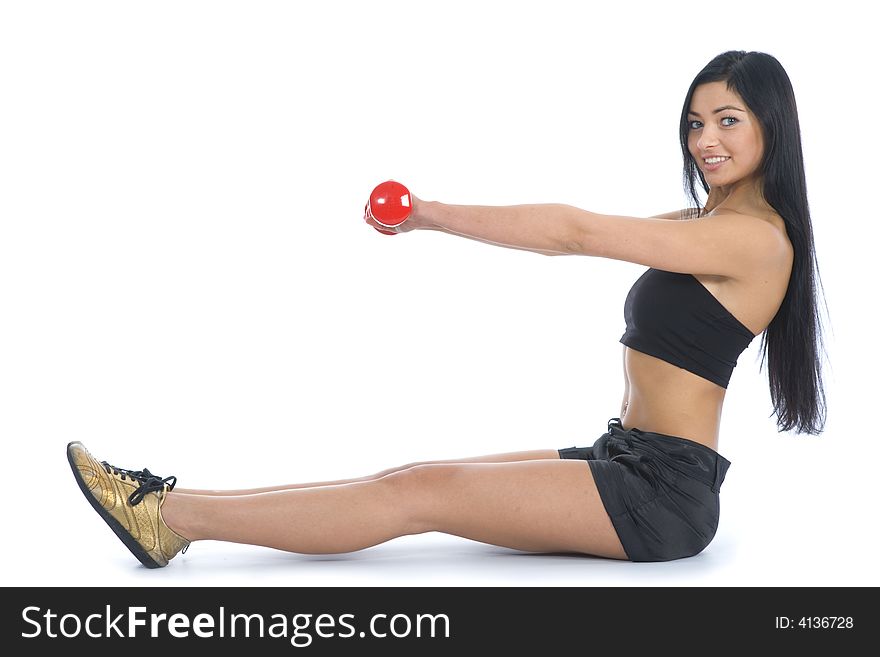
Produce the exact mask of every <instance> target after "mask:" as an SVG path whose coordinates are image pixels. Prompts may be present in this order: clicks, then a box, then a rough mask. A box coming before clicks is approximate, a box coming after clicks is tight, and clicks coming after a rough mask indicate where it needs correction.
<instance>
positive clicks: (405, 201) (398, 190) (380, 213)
mask: <svg viewBox="0 0 880 657" xmlns="http://www.w3.org/2000/svg"><path fill="white" fill-rule="evenodd" d="M411 212H412V196H411V195H410V193H409V190H408V189H407V188H406V187H404V186H403V185H401V184H400V183H399V182H396V181H394V180H386V181H385V182H383V183H379V184H378V185H376V188H375V189H374V190H373V192H372V193H371V194H370V200H369V201H367V205H366V207H365V208H364V214H365V216H367V217H369V218H370V219H372V220H373V221H375V222H376V223H377V224H379V225H380V226H384V227H385V228H397V227H398V226H399V225H400V224H402V223H403V222H404V221H406V220H407V219H408V218H409V215H410V213H411ZM374 228H376V230H378V231H379V232H380V233H382V234H383V235H397V233H395V232H392V231H390V230H382V229H381V228H379V227H377V226H374Z"/></svg>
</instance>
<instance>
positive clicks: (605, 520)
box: [67, 51, 825, 567]
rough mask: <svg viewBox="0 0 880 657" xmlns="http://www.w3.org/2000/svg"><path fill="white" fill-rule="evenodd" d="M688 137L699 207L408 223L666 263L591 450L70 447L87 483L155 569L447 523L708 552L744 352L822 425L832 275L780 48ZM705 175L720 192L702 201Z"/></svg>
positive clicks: (690, 122) (578, 548)
mask: <svg viewBox="0 0 880 657" xmlns="http://www.w3.org/2000/svg"><path fill="white" fill-rule="evenodd" d="M680 134H681V146H682V154H683V156H684V179H685V184H686V189H687V191H688V194H689V198H690V199H692V200H693V203H694V207H690V208H687V209H685V210H680V211H676V212H670V213H667V214H660V215H656V216H654V217H651V218H635V217H623V216H609V215H602V214H596V213H592V212H587V211H585V210H581V209H578V208H575V207H571V206H568V205H560V204H544V205H518V206H509V207H492V206H462V205H445V204H442V203H436V202H425V201H422V200H420V199H418V198H416V197H413V199H412V203H413V206H412V214H411V216H410V218H409V219H408V220H407V221H406V222H405V223H404V224H402V225H401V226H400V227H399V228H398V229H396V230H397V232H406V231H410V230H420V229H425V230H440V231H444V232H447V233H452V234H455V235H460V236H462V237H467V238H471V239H477V240H481V241H484V242H488V243H490V244H495V245H499V246H503V247H509V248H516V249H527V250H530V251H534V252H536V253H541V254H546V255H587V256H599V257H603V258H614V259H617V260H624V261H627V262H633V263H638V264H641V265H645V266H646V267H647V268H648V269H647V270H646V271H645V273H644V274H643V275H642V277H641V278H639V279H638V280H637V281H636V283H635V284H634V285H633V287H632V289H631V290H630V292H629V294H628V296H627V298H626V301H625V305H624V318H625V320H626V331H625V333H624V335H623V337H622V338H621V339H620V342H622V343H623V345H624V349H623V371H624V382H625V385H624V391H623V404H622V407H621V409H620V413H619V415H620V417H615V418H613V419H611V420H610V421H609V422H608V426H607V430H605V431H604V432H603V433H602V435H601V436H600V437H599V438H598V439H597V440H596V442H595V443H594V444H593V445H592V446H590V447H583V448H578V447H571V448H565V449H553V448H545V449H537V450H534V451H526V452H515V453H509V454H492V455H488V456H478V457H474V458H469V459H462V460H455V461H434V462H424V463H412V464H408V465H405V466H402V467H397V468H392V469H389V470H385V471H383V472H379V473H377V474H375V475H372V476H367V477H362V478H360V479H353V480H345V481H327V482H316V483H308V484H297V485H290V486H282V487H277V488H257V489H250V490H236V491H215V490H182V489H179V488H175V483H176V479H175V478H174V477H165V478H161V477H159V476H156V475H153V474H152V473H151V472H150V471H149V470H146V469H145V470H140V471H132V470H125V469H121V468H117V467H115V466H112V465H110V464H108V463H107V462H106V461H101V462H99V461H97V460H96V459H95V458H94V457H92V456H91V455H90V454H89V453H88V451H86V449H85V447H84V446H83V445H82V444H81V443H71V444H70V445H68V448H67V454H68V460H69V462H70V464H71V467H72V469H73V473H74V475H75V477H76V479H77V482H78V483H79V486H80V488H81V490H82V491H83V493H84V494H85V496H86V498H87V499H88V500H89V501H90V503H91V504H92V506H93V507H94V508H95V509H96V510H97V511H98V513H99V514H100V515H101V516H102V517H103V518H104V520H105V521H106V522H107V523H108V524H109V525H110V527H111V528H112V529H113V530H114V531H115V532H116V534H117V535H118V536H119V537H120V538H121V539H122V541H123V542H124V543H125V544H126V545H127V546H128V547H129V549H130V550H131V551H132V553H134V555H135V556H136V557H137V558H138V559H140V561H141V562H142V563H143V564H144V565H145V566H147V567H161V566H165V565H166V564H167V563H168V561H169V560H170V559H171V558H173V557H174V556H175V555H176V554H177V553H178V552H180V551H181V550H183V549H185V548H187V547H188V546H189V544H190V542H191V541H198V540H202V539H212V540H222V541H233V542H238V543H249V544H254V545H264V546H268V547H273V548H277V549H281V550H289V551H292V552H300V553H310V554H316V553H339V552H350V551H353V550H360V549H363V548H366V547H370V546H373V545H376V544H379V543H382V542H384V541H388V540H390V539H393V538H395V537H398V536H404V535H409V534H419V533H423V532H429V531H438V532H445V533H447V534H453V535H456V536H461V537H466V538H469V539H472V540H475V541H481V542H484V543H489V544H493V545H499V546H506V547H510V548H514V549H517V550H524V551H531V552H570V553H581V554H588V555H595V556H600V557H607V558H612V559H628V560H632V561H666V560H670V559H680V558H683V557H689V556H693V555H695V554H697V553H699V552H701V551H702V550H703V549H704V548H705V547H706V546H707V545H708V544H709V543H710V541H711V540H712V539H713V537H714V535H715V532H716V529H717V526H718V520H719V491H720V487H721V484H722V482H723V480H724V476H725V473H726V471H727V469H728V467H729V465H730V462H729V461H728V460H727V459H725V458H724V457H723V456H721V455H720V454H719V453H718V451H717V449H718V434H719V425H720V421H721V410H722V405H723V402H724V396H725V392H726V388H727V384H728V381H729V379H730V375H731V373H732V371H733V368H734V366H735V365H736V361H737V357H738V356H739V355H740V354H741V353H742V351H743V350H744V349H745V348H746V347H747V346H748V345H749V344H750V343H751V341H752V340H753V339H754V337H755V336H757V335H759V334H763V340H762V348H763V355H764V356H767V357H768V361H769V381H770V395H771V399H772V403H773V410H774V412H775V414H776V416H777V424H778V426H779V428H780V430H782V431H788V430H795V431H797V432H801V433H804V432H806V433H813V434H815V433H819V432H821V431H822V429H823V426H824V412H825V399H824V393H823V388H822V380H821V367H820V348H821V336H820V321H819V315H818V312H817V292H816V282H817V281H818V269H817V266H816V260H815V255H814V246H813V235H812V229H811V220H810V213H809V208H808V203H807V192H806V183H805V179H804V166H803V156H802V150H801V143H800V128H799V123H798V114H797V107H796V103H795V97H794V92H793V90H792V87H791V83H790V81H789V78H788V75H787V74H786V72H785V70H784V69H783V67H782V66H781V65H780V63H779V62H778V61H777V60H776V59H775V58H773V57H771V56H770V55H767V54H764V53H759V52H742V51H731V52H726V53H723V54H721V55H719V56H718V57H716V58H714V59H713V60H712V61H711V62H709V64H708V65H706V67H705V68H704V69H703V70H702V71H700V73H699V74H698V75H697V77H696V78H695V79H694V81H693V82H692V84H691V86H690V88H689V89H688V92H687V96H686V98H685V102H684V106H683V108H682V114H681V123H680ZM644 155H645V154H641V153H639V152H638V151H637V150H636V151H634V153H633V157H635V158H639V157H642V156H644ZM697 180H698V181H699V183H700V185H701V186H702V188H703V190H704V191H705V192H706V193H707V194H708V200H707V202H706V205H705V206H704V207H702V208H700V202H699V200H698V198H697V193H696V189H695V183H696V181H697ZM365 220H366V221H367V222H368V223H371V224H372V225H374V226H376V224H375V223H374V222H373V221H372V220H371V219H370V218H367V217H365ZM762 362H763V359H762Z"/></svg>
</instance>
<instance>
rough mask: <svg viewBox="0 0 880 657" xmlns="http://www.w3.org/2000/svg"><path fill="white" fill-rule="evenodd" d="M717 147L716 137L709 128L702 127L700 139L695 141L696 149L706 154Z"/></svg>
mask: <svg viewBox="0 0 880 657" xmlns="http://www.w3.org/2000/svg"><path fill="white" fill-rule="evenodd" d="M717 145H718V135H716V134H715V133H714V132H713V131H712V129H711V128H708V127H706V126H703V129H702V130H701V131H700V137H699V139H697V148H699V149H700V150H701V151H702V152H706V151H709V150H711V149H712V148H714V147H715V146H717Z"/></svg>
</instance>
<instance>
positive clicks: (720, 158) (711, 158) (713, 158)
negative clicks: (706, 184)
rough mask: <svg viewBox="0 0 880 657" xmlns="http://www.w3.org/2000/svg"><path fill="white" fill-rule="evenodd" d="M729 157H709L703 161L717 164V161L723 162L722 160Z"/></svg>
mask: <svg viewBox="0 0 880 657" xmlns="http://www.w3.org/2000/svg"><path fill="white" fill-rule="evenodd" d="M729 159H730V158H729V157H710V158H709V159H708V160H706V159H704V160H703V162H705V163H706V164H718V163H719V162H724V160H729Z"/></svg>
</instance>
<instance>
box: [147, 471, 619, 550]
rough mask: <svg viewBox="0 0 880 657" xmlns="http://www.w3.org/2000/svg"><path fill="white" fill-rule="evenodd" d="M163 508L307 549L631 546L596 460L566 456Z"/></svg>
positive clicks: (219, 535) (189, 533)
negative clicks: (409, 538) (427, 541)
mask: <svg viewBox="0 0 880 657" xmlns="http://www.w3.org/2000/svg"><path fill="white" fill-rule="evenodd" d="M162 515H163V518H164V520H165V522H166V523H167V524H168V526H169V527H170V528H171V529H173V530H174V531H175V532H177V533H178V534H180V535H182V536H184V537H186V538H187V539H189V540H191V541H194V540H202V539H210V540H221V541H232V542H236V543H247V544H251V545H263V546H266V547H271V548H276V549H279V550H288V551H291V552H299V553H305V554H330V553H340V552H351V551H354V550H360V549H363V548H367V547H371V546H373V545H377V544H379V543H383V542H385V541H388V540H390V539H393V538H396V537H398V536H406V535H411V534H421V533H425V532H429V531H438V532H443V533H446V534H452V535H455V536H461V537H463V538H468V539H471V540H475V541H480V542H483V543H489V544H491V545H499V546H503V547H509V548H513V549H517V550H525V551H530V552H575V553H585V554H592V555H598V556H604V557H611V558H617V559H626V558H627V557H626V553H625V552H624V550H623V547H622V545H621V544H620V541H619V539H618V537H617V533H616V532H615V530H614V527H613V525H612V524H611V520H610V519H609V517H608V514H607V513H606V511H605V508H604V506H603V504H602V501H601V499H600V497H599V494H598V491H597V489H596V485H595V483H594V481H593V477H592V474H591V471H590V467H589V464H588V463H587V462H586V461H580V460H563V459H558V458H549V459H539V460H534V459H529V460H525V461H516V462H504V463H432V464H426V465H417V466H413V467H410V468H406V469H404V470H398V471H395V472H392V473H391V474H388V475H385V476H383V477H379V478H377V479H370V480H366V481H356V482H352V483H346V484H335V485H329V486H318V487H313V488H300V489H286V490H278V491H273V492H267V493H264V494H259V495H231V496H211V495H191V494H186V493H178V492H171V493H168V494H167V495H166V498H165V503H164V506H163V507H162Z"/></svg>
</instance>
